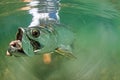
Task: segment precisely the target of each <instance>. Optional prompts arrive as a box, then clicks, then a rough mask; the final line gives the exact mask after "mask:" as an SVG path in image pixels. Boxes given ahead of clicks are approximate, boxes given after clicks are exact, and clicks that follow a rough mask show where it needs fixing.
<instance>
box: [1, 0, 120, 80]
mask: <svg viewBox="0 0 120 80" xmlns="http://www.w3.org/2000/svg"><path fill="white" fill-rule="evenodd" d="M26 4H27V3H25V2H22V1H20V0H10V1H9V0H1V1H0V80H120V6H119V5H120V1H119V0H101V1H95V0H84V1H83V0H61V10H60V13H59V15H60V20H61V23H62V24H65V25H66V26H68V27H69V28H70V29H71V31H73V32H74V33H75V41H74V45H73V52H74V55H75V56H76V57H77V59H76V60H69V59H66V58H64V57H63V56H60V55H57V54H54V55H52V62H51V64H44V63H43V58H42V55H37V56H34V57H14V56H12V57H8V56H6V55H5V54H6V50H7V49H8V44H9V42H11V41H12V40H14V39H15V34H16V32H17V29H18V27H27V26H28V25H29V24H30V22H31V19H32V16H31V15H30V14H28V12H27V11H21V10H20V9H21V8H22V7H25V6H26Z"/></svg>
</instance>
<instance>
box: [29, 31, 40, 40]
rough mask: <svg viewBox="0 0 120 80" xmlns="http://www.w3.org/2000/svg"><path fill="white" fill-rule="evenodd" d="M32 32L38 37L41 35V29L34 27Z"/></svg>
mask: <svg viewBox="0 0 120 80" xmlns="http://www.w3.org/2000/svg"><path fill="white" fill-rule="evenodd" d="M31 34H32V36H33V37H35V38H37V37H39V36H40V31H39V30H37V29H32V31H31Z"/></svg>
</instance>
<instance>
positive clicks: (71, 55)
mask: <svg viewBox="0 0 120 80" xmlns="http://www.w3.org/2000/svg"><path fill="white" fill-rule="evenodd" d="M55 52H56V53H59V54H61V55H63V56H65V57H68V58H73V59H76V57H75V56H74V55H73V54H72V53H71V52H70V51H68V50H64V49H61V48H57V49H56V50H55Z"/></svg>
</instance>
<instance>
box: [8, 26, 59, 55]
mask: <svg viewBox="0 0 120 80" xmlns="http://www.w3.org/2000/svg"><path fill="white" fill-rule="evenodd" d="M55 48H57V36H56V32H55V31H54V30H53V28H48V27H38V26H35V27H29V28H19V29H18V32H17V35H16V40H15V41H12V42H11V43H10V46H9V48H8V51H7V55H15V56H34V55H35V54H42V53H48V52H52V51H54V50H55Z"/></svg>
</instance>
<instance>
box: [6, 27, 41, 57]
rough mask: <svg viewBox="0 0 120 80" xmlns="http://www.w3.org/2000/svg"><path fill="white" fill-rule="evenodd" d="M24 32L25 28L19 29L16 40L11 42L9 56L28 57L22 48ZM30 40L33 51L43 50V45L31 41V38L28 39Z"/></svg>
mask: <svg viewBox="0 0 120 80" xmlns="http://www.w3.org/2000/svg"><path fill="white" fill-rule="evenodd" d="M23 32H24V29H23V28H19V29H18V32H17V35H16V40H14V41H11V42H10V44H9V49H8V51H7V53H6V55H8V56H12V55H16V56H19V55H26V53H25V52H24V49H23V48H22V38H23ZM26 36H27V35H26ZM27 37H28V36H27ZM28 39H29V41H30V44H31V45H32V47H33V51H35V50H38V49H41V48H42V46H41V44H40V43H39V42H37V41H35V40H33V39H30V38H29V37H28Z"/></svg>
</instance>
